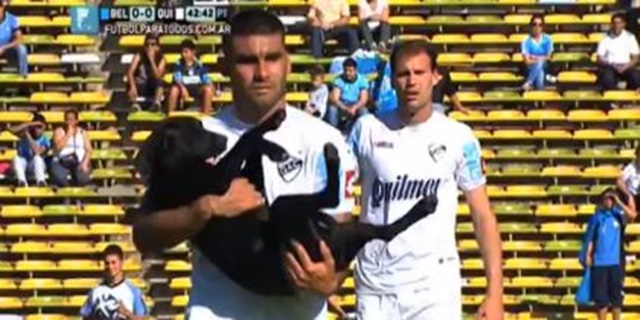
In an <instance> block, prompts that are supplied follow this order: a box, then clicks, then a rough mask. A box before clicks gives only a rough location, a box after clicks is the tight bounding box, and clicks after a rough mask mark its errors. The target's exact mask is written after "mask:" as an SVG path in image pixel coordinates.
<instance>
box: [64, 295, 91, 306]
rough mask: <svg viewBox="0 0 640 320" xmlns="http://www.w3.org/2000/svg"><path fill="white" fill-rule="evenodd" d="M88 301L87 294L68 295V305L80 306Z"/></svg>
mask: <svg viewBox="0 0 640 320" xmlns="http://www.w3.org/2000/svg"><path fill="white" fill-rule="evenodd" d="M86 301H87V296H86V295H73V296H69V297H67V304H66V307H73V308H80V307H82V305H83V304H84V303H85V302H86Z"/></svg>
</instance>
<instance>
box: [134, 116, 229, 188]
mask: <svg viewBox="0 0 640 320" xmlns="http://www.w3.org/2000/svg"><path fill="white" fill-rule="evenodd" d="M226 146H227V138H226V137H224V136H222V135H218V134H215V133H212V132H209V131H207V130H205V129H204V127H203V126H202V122H201V121H199V120H197V119H194V118H190V117H173V118H169V119H167V120H165V121H164V122H162V123H161V124H160V126H158V127H157V128H156V129H155V130H153V132H152V133H151V135H150V136H149V138H148V139H147V140H146V141H145V143H144V145H143V146H142V148H141V149H140V154H139V155H138V159H137V169H138V171H139V172H140V173H141V175H142V176H143V177H144V178H145V180H152V181H158V180H163V181H166V182H170V181H171V182H172V181H173V180H179V181H185V180H186V181H188V180H190V178H191V176H193V177H197V176H198V175H199V174H200V173H201V172H199V171H201V170H202V169H205V168H206V167H207V166H210V165H213V163H211V161H209V160H210V159H215V158H217V157H218V156H219V155H220V154H222V153H223V152H224V150H225V149H226Z"/></svg>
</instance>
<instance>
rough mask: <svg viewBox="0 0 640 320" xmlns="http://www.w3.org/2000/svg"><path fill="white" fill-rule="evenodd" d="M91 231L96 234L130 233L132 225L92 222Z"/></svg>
mask: <svg viewBox="0 0 640 320" xmlns="http://www.w3.org/2000/svg"><path fill="white" fill-rule="evenodd" d="M89 232H90V233H91V234H95V235H129V234H131V226H127V225H124V224H118V223H92V224H91V225H90V226H89Z"/></svg>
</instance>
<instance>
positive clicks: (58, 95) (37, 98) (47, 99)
mask: <svg viewBox="0 0 640 320" xmlns="http://www.w3.org/2000/svg"><path fill="white" fill-rule="evenodd" d="M29 101H30V102H33V103H68V102H69V96H67V94H65V93H62V92H34V93H32V94H31V97H30V98H29Z"/></svg>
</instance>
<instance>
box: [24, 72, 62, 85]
mask: <svg viewBox="0 0 640 320" xmlns="http://www.w3.org/2000/svg"><path fill="white" fill-rule="evenodd" d="M64 80H65V77H64V75H63V74H62V73H56V72H34V73H29V74H28V75H27V78H26V81H27V82H36V83H38V82H63V81H64Z"/></svg>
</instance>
